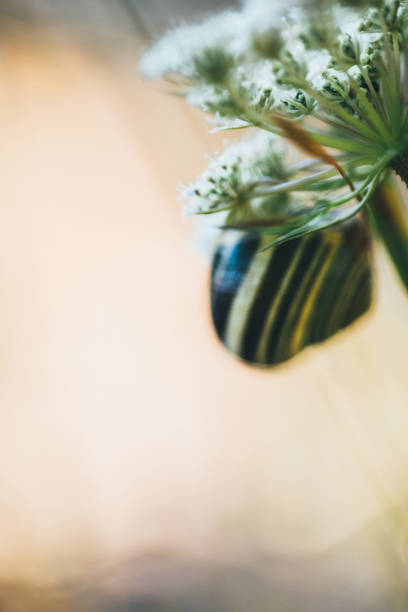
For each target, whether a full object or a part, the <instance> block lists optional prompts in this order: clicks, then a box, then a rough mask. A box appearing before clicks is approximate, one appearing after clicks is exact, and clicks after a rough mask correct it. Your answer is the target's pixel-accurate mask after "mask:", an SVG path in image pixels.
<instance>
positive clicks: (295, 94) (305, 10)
mask: <svg viewBox="0 0 408 612" xmlns="http://www.w3.org/2000/svg"><path fill="white" fill-rule="evenodd" d="M407 49H408V5H407V2H406V0H375V1H371V2H364V1H356V0H354V2H346V1H344V2H341V1H338V2H335V1H327V0H326V1H322V0H320V1H319V0H309V1H308V0H298V1H297V2H296V1H295V2H292V1H291V2H286V3H283V2H281V1H279V2H278V1H277V0H275V1H274V0H246V1H244V4H243V6H242V8H241V10H240V11H227V12H224V13H221V14H219V15H217V16H214V17H211V18H210V19H207V20H206V21H204V22H202V23H198V24H194V25H189V26H182V27H180V28H178V29H176V30H174V31H171V32H169V33H168V34H167V35H166V36H165V37H164V38H163V39H162V40H161V41H159V43H157V45H156V46H155V47H153V49H152V50H151V51H150V52H148V53H147V54H146V55H145V56H144V57H143V58H142V61H141V70H142V72H143V73H144V74H145V75H146V76H148V77H151V78H155V77H159V76H161V77H164V78H167V79H169V81H170V82H171V83H172V85H173V86H175V87H176V89H177V92H178V93H179V94H180V93H181V94H182V95H184V96H185V98H186V100H187V102H188V103H190V104H193V105H195V106H199V107H200V108H202V110H203V111H204V112H205V113H207V115H210V117H211V121H212V122H213V123H214V129H216V130H226V129H244V128H256V130H258V135H256V136H255V139H254V140H253V142H251V141H250V139H244V141H243V143H242V144H241V145H233V146H232V147H231V148H230V149H227V150H226V151H225V152H224V153H223V154H222V155H220V156H218V157H217V158H214V159H213V160H211V162H210V164H209V167H208V169H207V170H206V172H205V173H204V174H203V175H202V176H201V177H200V178H199V179H198V181H197V183H195V184H194V185H191V186H190V187H189V188H187V190H186V191H185V195H186V196H187V199H188V201H189V209H190V210H192V211H193V212H195V213H198V214H214V215H218V218H219V219H221V220H222V221H220V225H222V227H223V228H224V229H225V228H235V229H237V228H238V229H241V230H247V231H249V230H250V231H251V232H258V233H259V234H262V236H263V237H265V236H266V237H267V239H266V242H263V243H262V245H263V247H264V248H265V247H272V246H274V245H275V246H276V245H278V244H282V243H285V242H286V241H288V240H294V239H300V238H301V237H303V236H307V235H310V234H313V233H314V232H316V231H318V230H323V229H326V230H327V229H328V228H330V227H331V226H334V225H337V224H341V223H345V222H346V221H347V220H349V219H351V218H352V217H354V216H355V215H357V214H358V213H360V212H362V213H363V215H364V217H365V223H366V224H367V223H368V224H371V226H372V227H373V228H374V227H375V229H376V231H377V233H378V235H379V236H380V237H381V238H382V239H383V241H384V243H385V246H386V247H387V249H388V251H389V253H390V255H391V257H392V258H393V261H394V263H395V265H396V267H397V270H398V271H399V273H400V277H401V278H402V280H403V281H404V282H405V284H406V286H407V287H408V221H407V219H406V216H405V211H404V208H403V206H404V205H403V203H402V202H398V201H397V200H396V195H395V193H396V192H395V191H393V192H392V197H391V191H390V188H389V182H387V183H386V181H389V176H390V174H391V173H392V171H395V172H396V173H397V174H398V175H399V176H400V177H401V178H402V179H403V181H405V183H406V184H408V112H407V104H406V95H407V91H406V90H407V87H408V66H407ZM285 141H286V143H287V144H286V147H285V146H283V143H284V142H285ZM293 147H295V148H297V149H300V150H301V151H302V152H303V153H304V154H306V155H307V160H306V161H302V162H297V163H296V162H292V163H289V162H288V155H289V158H291V157H292V158H293V154H292V153H291V151H290V150H291V148H293ZM386 187H387V188H386ZM396 202H397V203H396ZM358 218H359V219H361V218H362V217H361V215H359V217H358Z"/></svg>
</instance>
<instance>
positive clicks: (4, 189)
mask: <svg viewBox="0 0 408 612" xmlns="http://www.w3.org/2000/svg"><path fill="white" fill-rule="evenodd" d="M50 45H51V43H50V44H46V42H45V40H44V38H42V39H40V40H37V39H32V38H30V37H27V36H23V35H22V34H21V33H20V34H19V36H18V37H17V38H15V39H10V40H9V41H4V42H3V47H2V49H3V53H2V58H3V59H2V87H1V89H0V120H1V134H2V139H1V144H0V156H1V159H0V168H1V177H2V179H1V194H2V197H1V208H0V210H1V223H0V291H1V301H0V309H1V317H0V338H1V343H0V346H1V352H0V360H1V361H0V364H1V365H0V368H1V369H0V374H1V378H0V404H1V406H2V410H1V413H0V481H1V488H0V499H1V504H0V526H1V546H0V576H2V577H4V578H5V579H6V578H7V579H9V578H10V579H16V580H17V579H24V580H26V579H35V580H39V581H43V580H44V579H47V580H52V579H53V578H59V577H69V576H72V575H75V574H76V573H78V572H84V571H87V569H89V571H92V572H93V571H96V570H97V569H98V568H100V567H103V566H104V564H110V563H115V562H117V561H120V560H123V559H126V558H127V556H128V555H133V554H145V553H146V552H149V551H156V550H160V551H163V550H164V551H172V552H175V553H177V554H181V555H186V556H188V557H194V558H196V559H202V560H203V559H204V560H206V562H207V561H209V560H211V559H217V560H227V561H228V560H231V559H235V560H236V559H247V558H248V557H251V555H253V554H255V553H256V554H259V553H262V554H284V555H289V556H291V555H294V554H311V553H313V554H314V553H317V552H319V551H322V550H325V549H327V548H328V547H330V546H332V545H335V544H336V543H338V542H341V541H342V539H344V538H347V537H349V536H350V535H351V534H352V533H353V532H354V531H355V530H357V529H359V528H360V527H361V526H363V525H365V524H366V523H367V522H368V521H369V520H371V519H372V518H373V517H375V516H377V515H379V514H382V515H383V517H385V519H384V520H386V521H388V520H389V522H390V525H391V532H390V533H392V534H393V535H392V538H394V537H395V546H396V547H398V546H400V545H401V542H402V541H403V537H404V533H405V532H404V521H405V517H404V512H405V506H404V501H405V497H406V492H407V491H406V474H407V462H408V445H407V444H406V432H407V421H408V409H407V408H408V377H407V366H406V353H407V349H406V347H407V345H408V327H407V313H408V310H407V308H408V307H407V303H406V301H405V298H404V296H403V295H402V292H401V291H400V289H399V287H398V286H397V284H396V282H395V279H394V278H392V276H391V275H390V271H389V270H388V268H387V267H386V265H385V264H384V262H383V260H381V259H380V260H379V261H378V268H379V270H378V272H379V274H378V275H379V288H378V304H377V306H376V308H375V309H374V310H373V313H372V314H371V315H370V316H369V317H367V318H366V320H365V321H364V322H361V324H359V325H356V326H355V328H353V329H352V330H351V331H350V332H346V333H343V334H341V335H339V336H338V338H337V339H335V340H334V341H332V342H330V343H327V344H326V345H325V346H324V347H321V348H316V349H311V350H308V351H307V352H305V353H304V354H303V355H302V356H301V357H299V358H298V359H296V360H295V361H293V363H291V364H290V365H288V366H287V367H282V368H279V369H277V370H275V371H271V372H260V371H256V370H253V369H251V368H249V367H246V366H244V365H242V364H240V363H238V362H237V361H235V360H234V359H233V358H231V357H230V356H229V355H228V354H227V353H226V352H225V351H224V350H223V349H222V348H221V347H220V346H219V344H218V343H217V341H216V338H215V336H214V333H213V331H212V328H211V324H210V320H209V312H208V267H207V265H206V264H205V262H203V260H201V259H200V258H199V257H198V255H197V254H196V253H195V251H194V249H193V248H192V246H191V242H190V238H189V235H190V227H189V225H188V223H187V222H186V221H183V220H181V217H180V204H179V202H178V200H177V185H178V183H179V182H181V181H188V180H190V179H192V178H193V177H194V176H195V174H196V173H197V172H198V171H200V170H201V169H203V168H204V166H205V163H206V161H205V157H204V154H205V152H206V151H211V150H215V149H217V148H219V146H220V138H217V137H215V136H212V135H209V134H207V127H206V126H205V124H204V123H202V120H201V117H200V115H199V114H198V113H197V112H195V111H193V110H191V109H186V108H185V107H184V105H183V104H182V103H181V102H180V101H178V100H175V99H172V98H166V97H165V96H163V95H162V94H161V93H160V91H159V90H160V88H158V87H157V86H152V85H150V84H146V83H141V82H139V80H138V78H137V76H136V63H134V64H133V65H132V63H131V62H129V61H127V62H123V63H121V64H116V65H115V68H114V69H109V68H107V67H106V65H105V66H104V65H102V64H98V63H96V62H95V61H94V60H93V59H92V58H90V57H87V56H86V55H83V54H81V53H79V52H78V51H74V50H73V49H71V48H70V47H69V46H64V45H62V43H59V44H58V45H57V46H56V45H55V43H53V45H51V46H50ZM390 505H394V506H396V507H397V509H398V516H397V518H395V515H394V514H392V513H390V514H387V512H388V511H389V507H390ZM387 517H388V518H387ZM370 537H372V538H373V540H375V538H376V534H375V531H374V532H373V533H372V536H370ZM390 546H391V548H392V547H394V542H391V543H390ZM354 554H355V553H353V555H354ZM274 612H275V611H274Z"/></svg>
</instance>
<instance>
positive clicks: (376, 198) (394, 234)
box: [368, 176, 408, 290]
mask: <svg viewBox="0 0 408 612" xmlns="http://www.w3.org/2000/svg"><path fill="white" fill-rule="evenodd" d="M368 209H369V220H370V221H371V223H372V225H373V226H374V229H375V230H376V233H377V235H378V237H379V238H380V240H381V242H382V243H383V245H384V247H385V249H386V251H387V253H388V255H389V256H390V258H391V261H392V262H393V264H394V266H395V269H396V271H397V272H398V275H399V277H400V279H401V281H402V283H403V285H404V286H405V288H406V289H407V290H408V214H407V211H406V209H405V208H404V203H403V201H402V198H401V196H400V193H399V190H398V186H397V184H396V181H395V179H394V177H393V176H389V177H388V178H387V179H386V180H385V181H383V182H382V184H381V185H379V187H377V189H376V191H375V193H374V195H373V196H372V198H371V199H370V204H369V207H368Z"/></svg>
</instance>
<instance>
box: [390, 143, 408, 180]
mask: <svg viewBox="0 0 408 612" xmlns="http://www.w3.org/2000/svg"><path fill="white" fill-rule="evenodd" d="M391 165H392V167H393V169H394V170H395V172H396V173H397V174H398V175H399V176H400V177H401V179H402V180H403V181H404V183H405V184H406V186H407V187H408V151H404V153H401V154H400V155H398V157H395V158H394V159H393V160H392V164H391Z"/></svg>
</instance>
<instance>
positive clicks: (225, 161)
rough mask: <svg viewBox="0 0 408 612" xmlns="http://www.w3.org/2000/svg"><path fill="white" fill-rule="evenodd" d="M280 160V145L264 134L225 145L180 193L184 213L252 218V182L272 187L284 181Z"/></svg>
mask: <svg viewBox="0 0 408 612" xmlns="http://www.w3.org/2000/svg"><path fill="white" fill-rule="evenodd" d="M284 156H285V147H284V145H283V143H282V141H281V140H279V139H277V138H276V137H274V136H271V135H269V134H267V133H265V132H258V133H257V134H256V135H255V136H254V137H250V138H244V139H243V140H241V141H240V142H239V143H236V144H232V145H229V146H228V147H227V148H226V149H225V150H224V151H223V152H222V153H221V154H218V155H215V156H214V157H213V158H211V161H210V163H209V165H208V168H207V170H206V171H205V172H204V173H203V174H202V175H201V176H200V177H199V178H198V179H197V181H196V182H195V183H193V184H192V185H189V186H188V187H187V188H186V189H185V190H184V192H183V196H184V197H185V198H186V199H187V200H188V202H189V204H188V212H194V213H207V212H220V211H225V210H228V211H231V212H233V213H234V214H235V215H236V214H237V213H238V214H240V215H244V216H245V217H248V216H250V215H251V214H252V213H254V214H255V213H256V211H257V209H258V208H259V206H260V203H259V202H258V203H257V205H256V206H253V207H252V206H251V207H250V208H248V207H249V202H250V197H251V195H252V192H253V189H254V185H255V182H258V183H259V182H261V183H262V180H263V179H267V180H268V181H269V182H270V183H272V184H273V183H274V182H278V181H284V180H285V179H286V178H287V177H288V176H289V171H288V169H287V168H286V167H285V165H284V164H285V162H284ZM265 199H268V203H269V205H272V204H273V203H272V202H271V198H270V197H269V198H263V200H265ZM280 200H282V197H281V198H280ZM271 213H272V211H271Z"/></svg>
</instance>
